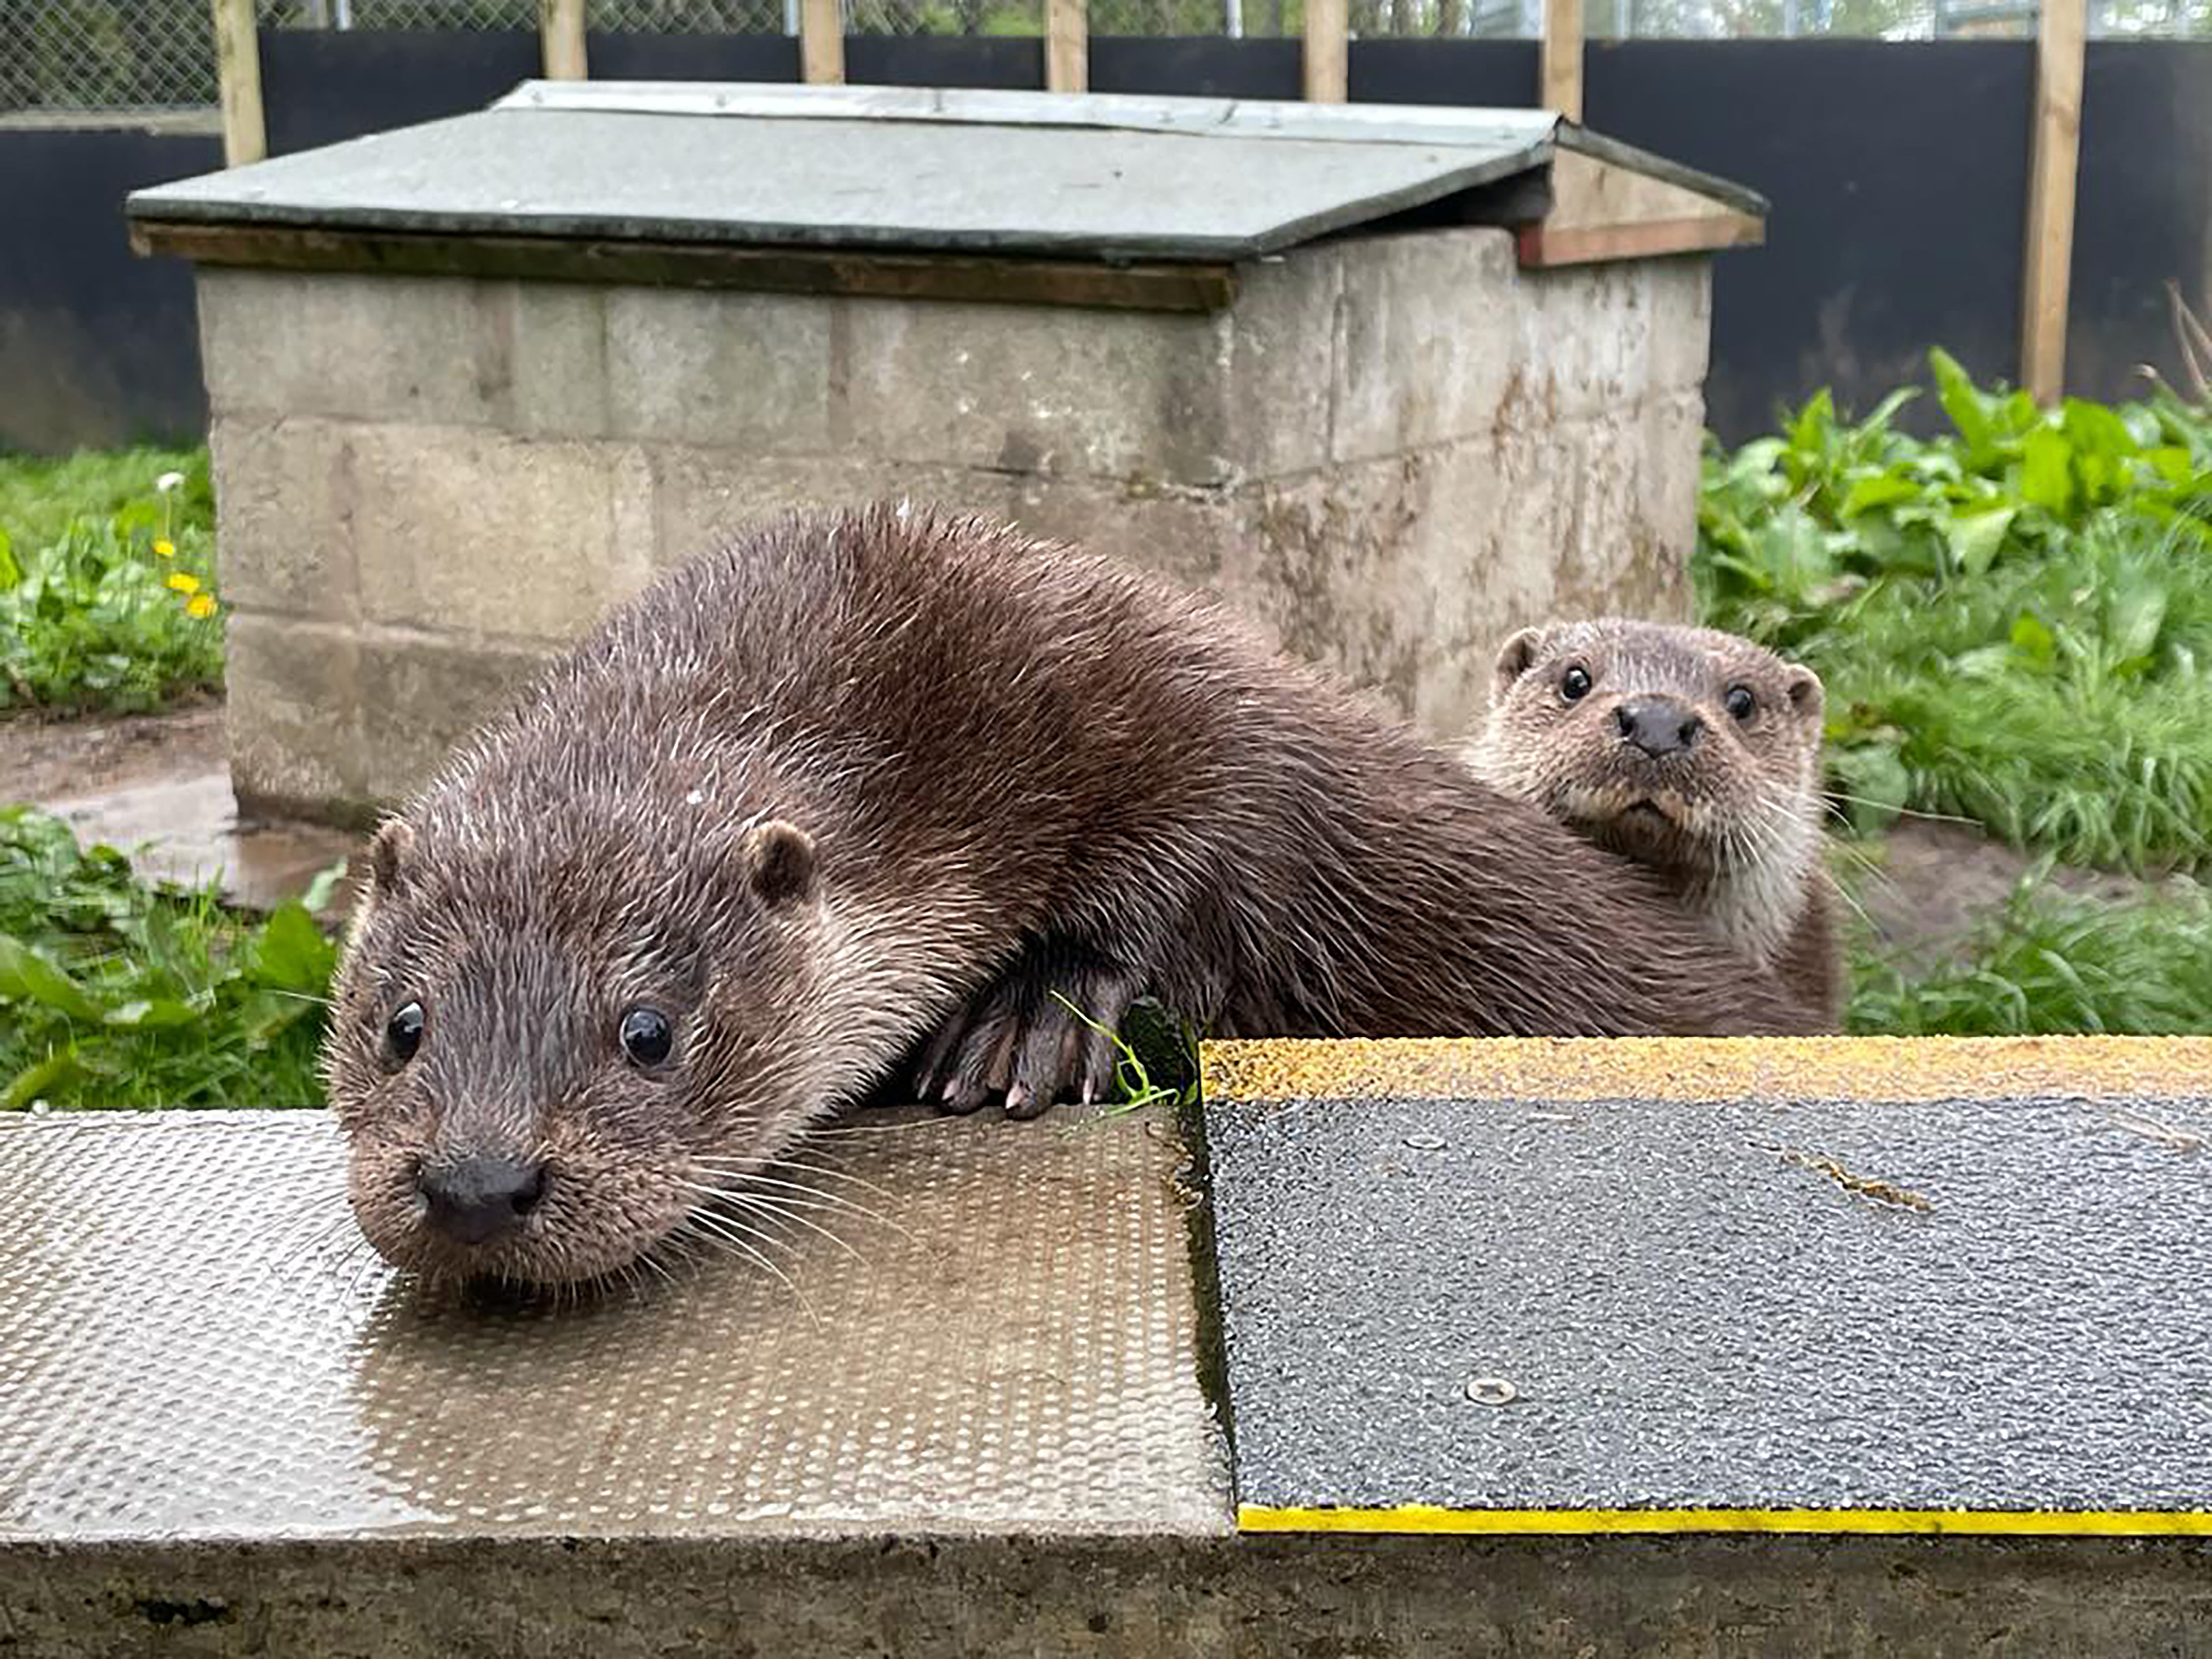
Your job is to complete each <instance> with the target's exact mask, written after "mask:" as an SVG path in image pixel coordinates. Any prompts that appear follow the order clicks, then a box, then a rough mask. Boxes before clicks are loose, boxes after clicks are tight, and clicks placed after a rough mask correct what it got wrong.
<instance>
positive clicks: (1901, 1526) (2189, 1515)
mask: <svg viewBox="0 0 2212 1659" xmlns="http://www.w3.org/2000/svg"><path fill="white" fill-rule="evenodd" d="M1237 1528H1238V1529H1239V1530H1240V1531H1243V1532H1375V1533H1383V1532H1389V1533H1434V1534H1444V1533H1454V1534H1468V1535H1474V1536H1488V1537H1510V1536H1516V1535H1520V1536H1528V1535H1534V1534H1544V1533H1571V1534H1598V1533H1688V1532H1783V1533H1914V1534H1927V1533H1944V1534H1957V1535H1961V1536H1964V1535H1975V1536H1984V1537H1989V1536H2010V1537H2021V1536H2033V1537H2044V1538H2055V1537H2082V1538H2172V1537H2212V1513H2206V1512H2203V1511H2200V1510H2084V1511H2081V1512H2079V1513H2075V1514H2068V1513H2064V1512H2063V1511H2058V1510H1451V1509H1441V1508H1437V1507H1434V1506H1432V1505H1430V1504H1399V1505H1397V1506H1395V1507H1394V1508H1390V1509H1379V1510H1361V1509H1313V1510H1306V1509H1274V1508H1270V1507H1269V1506H1267V1505H1266V1504H1243V1505H1242V1506H1241V1507H1239V1508H1238V1510H1237Z"/></svg>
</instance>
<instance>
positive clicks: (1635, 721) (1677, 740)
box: [1613, 697, 1705, 760]
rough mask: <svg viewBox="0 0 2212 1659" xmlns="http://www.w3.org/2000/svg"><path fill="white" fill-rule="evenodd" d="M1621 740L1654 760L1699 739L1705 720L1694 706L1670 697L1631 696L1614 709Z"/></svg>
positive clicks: (1678, 752) (1680, 751)
mask: <svg viewBox="0 0 2212 1659" xmlns="http://www.w3.org/2000/svg"><path fill="white" fill-rule="evenodd" d="M1613 724H1614V726H1617V727H1618V728H1619V729H1620V740H1621V741H1622V742H1623V743H1626V744H1633V745H1634V746H1635V747H1637V748H1638V749H1641V750H1643V751H1644V753H1645V754H1647V755H1649V756H1650V757H1651V758H1652V759H1653V760H1657V759H1659V758H1660V757H1662V756H1666V755H1679V754H1680V753H1682V752H1683V751H1684V750H1687V749H1688V748H1689V747H1690V746H1691V745H1692V744H1694V743H1696V742H1697V740H1698V735H1699V733H1700V732H1703V731H1704V730H1705V720H1703V718H1702V717H1700V716H1699V714H1698V713H1697V711H1696V710H1694V709H1692V708H1686V707H1684V706H1683V705H1682V704H1680V703H1679V702H1675V701H1674V698H1672V697H1631V698H1630V699H1629V700H1628V701H1627V702H1624V703H1622V704H1621V705H1620V707H1618V708H1615V709H1614V710H1613Z"/></svg>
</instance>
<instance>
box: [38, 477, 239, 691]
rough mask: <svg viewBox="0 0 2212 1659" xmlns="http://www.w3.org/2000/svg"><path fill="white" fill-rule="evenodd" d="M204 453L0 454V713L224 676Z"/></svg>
mask: <svg viewBox="0 0 2212 1659" xmlns="http://www.w3.org/2000/svg"><path fill="white" fill-rule="evenodd" d="M213 524H214V512H213V503H212V501H211V499H210V494H209V487H208V474H207V458H206V454H205V453H204V452H190V453H179V452H171V451H163V450H127V451H124V452H121V453H115V454H107V455H80V456H76V457H75V458H73V459H69V460H66V461H40V460H25V459H9V460H5V461H0V709H4V708H22V707H30V708H40V709H44V710H46V711H49V712H57V713H66V712H73V711H76V710H81V709H93V708H97V709H105V710H110V711H114V712H118V713H121V712H129V711H132V710H138V709H147V708H158V707H160V706H161V704H162V703H164V702H169V701H171V700H173V699H174V698H176V697H179V696H185V695H189V694H190V693H191V692H193V691H196V690H206V689H211V688H213V687H214V686H216V684H219V683H220V682H221V679H222V623H221V622H220V621H219V620H218V619H217V611H218V605H217V602H216V593H215V569H214V530H213Z"/></svg>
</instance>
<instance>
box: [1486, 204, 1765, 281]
mask: <svg viewBox="0 0 2212 1659" xmlns="http://www.w3.org/2000/svg"><path fill="white" fill-rule="evenodd" d="M1765 240H1766V227H1765V225H1764V224H1762V223H1760V222H1759V221H1758V220H1757V219H1754V218H1753V217H1752V216H1751V215H1749V214H1748V213H1734V212H1723V213H1719V214H1716V215H1713V216H1710V217H1706V216H1699V217H1697V218H1692V219H1653V220H1650V221H1648V222H1645V223H1643V224H1636V225H1592V226H1589V227H1586V228H1562V229H1558V230H1554V229H1553V228H1551V227H1550V226H1549V225H1544V224H1536V225H1523V226H1522V228H1521V229H1520V231H1519V232H1518V233H1517V235H1516V244H1517V247H1518V251H1519V254H1520V258H1521V263H1522V265H1523V266H1524V267H1527V268H1528V269H1530V270H1549V269H1551V268H1552V267H1553V266H1554V265H1587V264H1607V263H1608V262H1610V261H1612V260H1615V259H1656V258H1662V257H1663V256H1665V255H1667V254H1670V253H1711V252H1717V251H1718V250H1719V249H1722V248H1724V247H1756V246H1759V244H1760V243H1761V242H1763V241H1765Z"/></svg>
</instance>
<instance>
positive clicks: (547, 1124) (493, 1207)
mask: <svg viewBox="0 0 2212 1659" xmlns="http://www.w3.org/2000/svg"><path fill="white" fill-rule="evenodd" d="M694 799H695V800H696V797H695V798H694ZM523 817H524V814H521V813H518V812H516V811H514V810H513V808H512V807H507V808H504V809H495V808H493V807H490V806H488V805H486V804H485V803H484V802H483V801H482V800H477V801H476V802H474V803H471V804H469V805H467V806H459V805H454V804H453V803H450V802H449V803H444V804H441V803H439V802H437V801H435V799H434V801H433V802H432V803H431V804H429V805H427V806H425V807H422V808H420V809H418V810H417V811H416V813H414V814H413V815H411V816H410V817H409V818H406V819H401V820H396V821H393V822H392V823H387V824H386V825H385V826H384V828H383V829H382V830H381V831H380V833H379V834H378V835H377V836H376V838H375V841H374V844H373V847H372V849H371V854H370V861H369V880H368V888H367V890H366V892H365V894H364V896H363V897H362V903H361V908H360V909H359V910H358V912H357V913H356V916H355V920H354V924H353V928H352V932H351V934H350V937H349V940H348V943H347V947H346V952H345V957H344V960H343V963H342V964H341V966H340V969H339V972H338V975H337V986H336V988H335V1006H334V1008H333V1011H332V1017H331V1031H330V1036H329V1038H328V1041H327V1043H326V1046H325V1052H324V1057H323V1058H324V1071H325V1077H326V1079H327V1080H328V1083H329V1086H330V1095H331V1103H332V1105H333V1107H334V1108H335V1109H336V1112H337V1117H338V1121H339V1123H340V1125H341V1126H342V1127H343V1130H344V1132H345V1133H346V1136H347V1138H348V1140H349V1152H350V1168H349V1188H350V1194H351V1198H352V1202H353V1208H354V1213H355V1215H356V1218H358V1219H359V1221H360V1224H361V1227H362V1231H363V1232H364V1233H366V1234H367V1235H368V1239H369V1242H370V1243H372V1244H374V1246H375V1248H376V1249H377V1250H378V1251H379V1252H380V1254H381V1255H384V1256H385V1257H386V1259H387V1260H388V1261H392V1263H393V1264H395V1265H396V1266H398V1267H405V1268H411V1269H415V1270H417V1271H419V1272H422V1273H426V1274H428V1275H429V1276H431V1277H434V1278H464V1279H473V1278H477V1277H482V1276H489V1277H494V1278H499V1279H508V1280H514V1281H520V1282H524V1283H531V1284H555V1283H569V1282H575V1281H589V1280H596V1279H604V1278H606V1277H608V1276H609V1275H611V1274H615V1273H621V1272H623V1270H624V1269H626V1268H627V1267H629V1264H630V1263H632V1262H633V1261H635V1260H636V1259H637V1258H638V1257H640V1256H641V1255H646V1254H647V1253H649V1252H651V1251H653V1249H655V1248H656V1247H658V1246H659V1245H661V1244H663V1243H665V1242H666V1241H668V1240H669V1239H670V1238H671V1235H673V1234H675V1233H677V1232H678V1231H680V1230H682V1229H684V1227H685V1225H686V1223H687V1220H688V1219H689V1218H690V1217H692V1216H693V1215H694V1214H695V1212H699V1211H700V1210H701V1209H702V1206H704V1205H705V1204H706V1203H707V1201H708V1199H709V1198H710V1196H711V1193H712V1190H713V1189H717V1188H727V1187H728V1186H730V1185H731V1184H732V1182H735V1181H736V1180H737V1179H738V1178H740V1177H741V1176H744V1175H745V1174H749V1173H752V1172H755V1171H757V1170H758V1169H759V1168H760V1167H761V1165H762V1164H763V1163H764V1162H765V1161H767V1160H769V1159H771V1158H774V1157H775V1155H776V1154H777V1153H778V1152H781V1150H782V1149H783V1148H784V1146H787V1144H788V1143H789V1141H790V1140H791V1139H792V1138H793V1136H794V1135H795V1134H796V1133H798V1131H799V1127H801V1126H802V1124H803V1122H804V1120H805V1115H806V1113H807V1111H808V1109H809V1106H810V1103H811V1099H812V1098H814V1096H812V1094H811V1087H812V1084H813V1081H814V1080H813V1079H811V1076H808V1075H805V1073H806V1072H807V1067H806V1066H805V1065H803V1064H802V1065H799V1066H795V1067H794V1066H793V1064H792V1063H791V1059H790V1057H791V1056H792V1055H793V1054H799V1055H801V1056H804V1055H805V1054H807V1053H809V1052H811V1051H812V1050H813V1049H815V1048H820V1047H822V1046H823V1045H822V1044H820V1043H819V1042H817V1040H816V1038H817V1034H815V1033H812V1032H811V1031H808V1032H802V1031H800V1030H794V1023H795V1022H800V1021H803V1020H804V1018H805V1015H804V1007H805V998H806V991H805V986H806V983H807V980H808V963H809V962H810V961H811V954H812V953H811V951H810V940H811V936H812V934H813V933H814V932H815V930H816V929H817V927H818V926H819V912H820V909H821V906H820V904H819V902H818V898H817V871H816V856H815V848H814V844H813V842H812V841H811V839H810V838H809V837H808V836H806V834H805V832H804V831H802V830H800V829H797V828H796V827H794V826H793V825H792V824H790V823H784V822H781V821H775V820H768V821H759V822H752V823H739V824H732V825H725V826H720V827H717V826H714V825H712V824H708V823H703V822H699V821H698V820H700V819H701V818H702V817H703V815H702V814H701V813H699V812H697V811H692V812H690V813H689V814H687V813H685V812H684V810H683V809H682V808H681V807H680V806H677V807H671V810H669V811H664V812H655V811H652V810H651V809H649V808H648V809H646V810H643V811H641V809H640V806H639V805H638V803H637V802H636V801H635V799H631V800H629V801H626V802H623V804H622V805H619V806H617V805H603V806H598V807H595V806H594V805H593V803H592V801H591V800H589V799H584V800H575V799H570V800H564V801H562V803H561V804H560V806H559V810H558V811H548V810H547V809H546V805H545V803H544V802H542V801H541V802H538V804H537V808H536V810H535V811H534V813H533V814H532V815H531V817H530V821H529V822H527V823H525V822H523V821H521V820H522V818H523Z"/></svg>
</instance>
